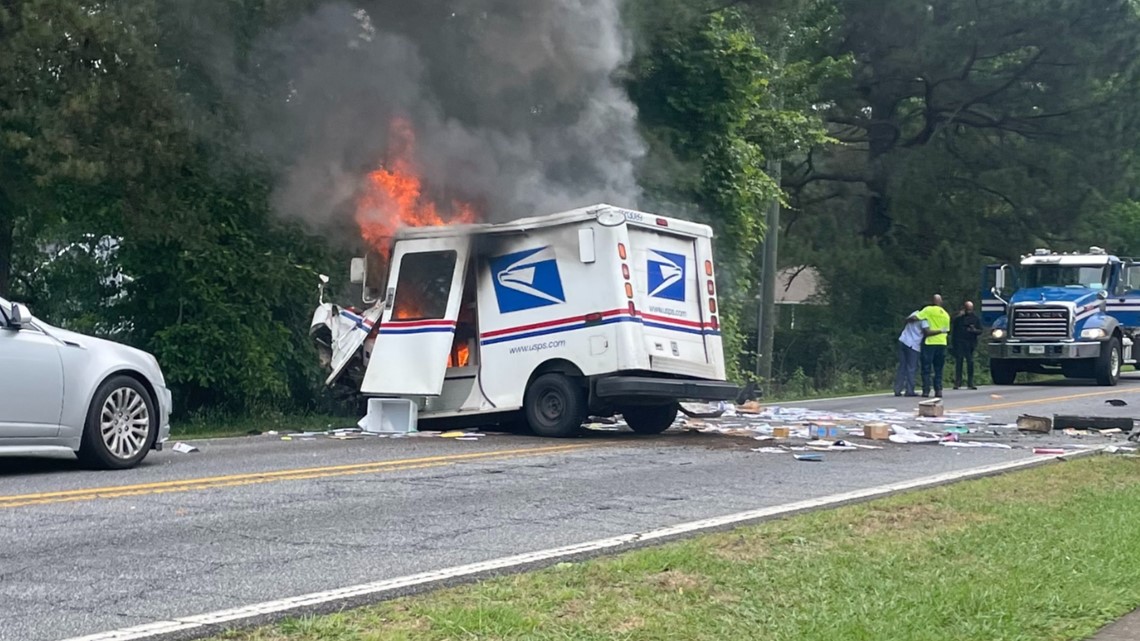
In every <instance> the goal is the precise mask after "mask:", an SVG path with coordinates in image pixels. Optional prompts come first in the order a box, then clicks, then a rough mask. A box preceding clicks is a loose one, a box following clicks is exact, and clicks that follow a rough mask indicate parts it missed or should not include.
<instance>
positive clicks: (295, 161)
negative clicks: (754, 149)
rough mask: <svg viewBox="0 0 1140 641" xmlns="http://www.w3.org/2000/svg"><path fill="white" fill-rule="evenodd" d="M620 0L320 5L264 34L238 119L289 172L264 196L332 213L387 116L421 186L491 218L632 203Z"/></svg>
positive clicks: (312, 214) (317, 218)
mask: <svg viewBox="0 0 1140 641" xmlns="http://www.w3.org/2000/svg"><path fill="white" fill-rule="evenodd" d="M620 2H621V0H452V1H444V0H438V1H435V2H427V1H408V0H402V1H394V0H385V1H379V2H372V3H362V4H353V5H349V4H340V3H338V4H328V5H324V6H322V7H320V8H318V9H317V10H316V11H315V12H313V13H312V14H310V15H308V16H306V17H305V18H304V19H302V20H300V21H299V22H297V23H295V24H292V25H289V26H287V27H284V28H282V29H280V30H278V31H277V32H275V33H274V34H273V35H272V36H271V37H266V38H264V39H262V40H261V41H260V42H259V43H258V45H257V47H256V50H255V53H254V55H253V60H254V65H255V67H256V70H257V75H258V77H259V78H260V79H261V83H262V85H261V87H262V89H263V91H264V93H263V94H262V95H261V96H259V98H258V100H256V101H253V102H252V103H251V104H252V107H251V109H250V111H249V114H248V122H249V123H250V129H251V138H252V141H253V143H254V144H255V146H257V148H259V149H260V150H261V151H263V152H269V153H270V154H271V155H273V156H274V157H276V158H277V159H278V160H279V161H280V162H281V163H282V164H283V165H284V166H285V168H286V169H285V176H284V179H283V180H282V182H281V184H280V185H279V187H278V189H277V190H276V192H275V195H274V203H275V206H276V207H277V208H278V209H279V210H280V211H281V212H282V213H284V214H286V215H289V216H294V217H300V218H303V219H305V220H307V221H309V222H311V223H313V224H315V225H319V226H323V225H327V224H330V223H331V224H335V223H337V222H338V221H340V222H343V220H344V218H345V217H346V214H351V211H352V209H353V203H354V201H355V197H356V194H357V193H358V190H359V189H360V186H361V179H362V176H364V174H365V173H366V172H368V171H369V170H372V169H375V168H376V167H377V166H378V165H379V164H380V163H381V162H383V161H384V159H385V152H386V150H387V147H388V142H389V140H388V135H389V129H388V123H389V121H390V120H391V119H392V118H393V117H397V116H401V117H406V118H408V119H410V120H411V122H412V123H413V124H414V128H415V131H416V135H417V141H416V142H417V147H418V150H417V159H418V161H419V166H420V169H421V171H422V175H423V178H424V180H425V182H426V183H427V184H428V185H430V186H431V188H432V189H433V195H436V196H439V197H440V199H441V200H443V201H445V202H447V201H449V200H451V199H459V200H465V201H470V202H474V203H476V205H477V206H478V207H479V209H481V210H482V211H483V212H484V213H485V216H486V218H488V219H489V220H493V221H499V220H507V219H510V218H516V217H519V216H525V215H534V214H540V213H549V212H554V211H559V210H563V209H569V208H573V207H580V206H583V205H588V204H593V203H596V202H602V201H609V202H614V203H615V204H623V205H631V206H632V205H636V204H637V203H638V201H639V200H640V196H641V192H640V189H639V188H638V185H637V181H636V178H635V167H636V164H637V163H638V161H639V159H640V158H641V157H642V156H643V155H644V153H645V146H644V143H643V141H642V140H641V138H640V136H639V134H638V129H637V113H636V110H635V108H634V106H633V105H632V103H631V102H630V100H629V98H628V97H627V96H626V94H625V92H624V91H623V89H622V88H621V87H620V86H619V85H618V84H617V81H616V80H615V74H616V72H618V71H619V70H620V69H621V68H622V66H623V65H624V64H625V63H626V62H627V61H628V59H629V56H630V54H631V44H630V40H629V38H628V34H627V33H626V31H625V29H624V28H623V26H622V21H621V14H620V6H619V5H620ZM246 102H249V101H246Z"/></svg>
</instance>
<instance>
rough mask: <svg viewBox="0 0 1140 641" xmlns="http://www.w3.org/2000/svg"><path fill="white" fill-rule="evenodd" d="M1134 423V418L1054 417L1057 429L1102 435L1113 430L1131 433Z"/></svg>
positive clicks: (1060, 415) (1062, 415) (1063, 415)
mask: <svg viewBox="0 0 1140 641" xmlns="http://www.w3.org/2000/svg"><path fill="white" fill-rule="evenodd" d="M1133 423H1134V421H1133V419H1132V418H1130V417H1121V416H1071V415H1066V414H1056V415H1054V416H1053V424H1054V425H1055V426H1056V427H1057V429H1064V428H1067V427H1071V428H1073V429H1078V430H1097V431H1100V432H1101V433H1102V434H1103V433H1104V432H1105V431H1106V430H1111V429H1118V430H1120V431H1122V432H1131V431H1132V427H1133Z"/></svg>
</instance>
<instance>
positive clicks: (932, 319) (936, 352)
mask: <svg viewBox="0 0 1140 641" xmlns="http://www.w3.org/2000/svg"><path fill="white" fill-rule="evenodd" d="M918 318H919V320H920V321H921V322H922V334H923V336H925V337H926V339H925V340H924V341H923V343H922V395H923V396H924V397H929V396H930V390H931V389H933V390H934V395H935V396H938V397H941V396H942V370H943V368H944V367H946V338H947V336H948V335H949V334H950V314H948V313H947V312H946V310H945V309H943V307H942V296H940V295H938V294H935V295H934V299H933V300H932V301H931V304H930V305H927V306H926V307H923V308H922V310H920V311H919V312H918Z"/></svg>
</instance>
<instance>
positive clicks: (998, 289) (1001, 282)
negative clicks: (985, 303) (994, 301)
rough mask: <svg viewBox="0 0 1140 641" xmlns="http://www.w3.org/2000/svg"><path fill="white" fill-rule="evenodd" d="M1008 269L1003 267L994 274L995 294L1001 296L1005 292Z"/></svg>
mask: <svg viewBox="0 0 1140 641" xmlns="http://www.w3.org/2000/svg"><path fill="white" fill-rule="evenodd" d="M1006 269H1008V268H1007V267H1006V266H1005V265H1002V266H1001V267H999V268H998V269H997V271H996V272H994V293H995V294H997V295H1001V294H1002V293H1003V292H1004V291H1005V271H1006Z"/></svg>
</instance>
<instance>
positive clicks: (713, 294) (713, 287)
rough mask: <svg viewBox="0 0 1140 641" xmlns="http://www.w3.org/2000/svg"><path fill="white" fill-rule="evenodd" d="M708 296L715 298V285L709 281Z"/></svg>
mask: <svg viewBox="0 0 1140 641" xmlns="http://www.w3.org/2000/svg"><path fill="white" fill-rule="evenodd" d="M709 296H716V285H713V282H712V281H711V280H710V281H709Z"/></svg>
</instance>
